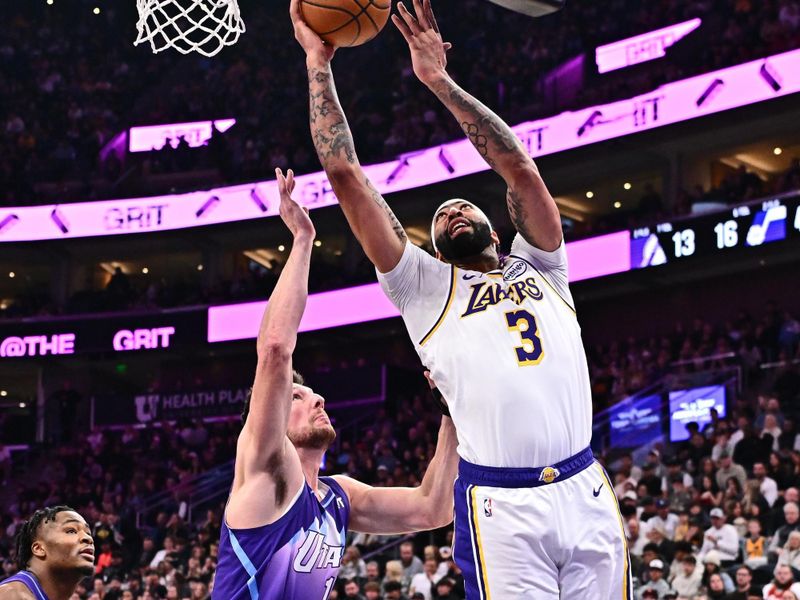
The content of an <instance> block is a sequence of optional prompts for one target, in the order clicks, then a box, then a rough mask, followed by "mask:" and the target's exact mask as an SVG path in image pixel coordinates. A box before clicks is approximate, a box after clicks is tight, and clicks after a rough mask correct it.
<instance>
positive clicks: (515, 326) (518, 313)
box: [506, 310, 544, 367]
mask: <svg viewBox="0 0 800 600" xmlns="http://www.w3.org/2000/svg"><path fill="white" fill-rule="evenodd" d="M506 322H507V323H508V329H509V330H510V331H516V332H517V333H519V336H520V337H521V338H522V346H517V347H516V348H514V350H515V351H516V353H517V362H518V363H519V366H520V367H529V366H531V365H538V364H539V363H540V362H542V359H543V358H544V350H543V349H542V340H541V339H540V338H539V336H538V335H537V334H538V332H539V326H538V325H537V324H536V317H534V316H533V315H532V314H531V313H529V312H528V311H527V310H513V311H511V312H507V313H506Z"/></svg>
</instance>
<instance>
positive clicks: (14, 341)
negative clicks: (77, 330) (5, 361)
mask: <svg viewBox="0 0 800 600" xmlns="http://www.w3.org/2000/svg"><path fill="white" fill-rule="evenodd" d="M48 354H53V355H55V354H75V334H74V333H57V334H55V335H51V336H49V337H48V336H46V335H26V336H25V337H17V336H13V335H12V336H10V337H7V338H5V339H4V340H3V341H2V342H0V357H3V358H17V357H22V356H47V355H48Z"/></svg>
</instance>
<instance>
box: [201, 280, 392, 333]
mask: <svg viewBox="0 0 800 600" xmlns="http://www.w3.org/2000/svg"><path fill="white" fill-rule="evenodd" d="M266 306H267V303H266V302H247V303H244V304H228V305H225V306H211V307H209V309H208V341H209V342H230V341H233V340H246V339H252V338H255V337H256V336H257V335H258V325H259V323H260V322H261V317H262V315H263V314H264V309H265V308H266ZM399 316H400V311H398V310H397V309H396V308H395V306H394V304H392V303H391V302H390V301H389V299H388V298H386V295H385V294H384V293H383V290H381V287H380V285H378V284H377V283H373V284H370V285H362V286H358V287H353V288H347V289H343V290H336V291H333V292H322V293H320V294H311V295H310V296H309V297H308V303H307V304H306V311H305V313H304V314H303V320H302V321H301V322H300V331H315V330H317V329H329V328H331V327H341V326H342V325H353V324H355V323H366V322H368V321H377V320H380V319H388V318H390V317H399Z"/></svg>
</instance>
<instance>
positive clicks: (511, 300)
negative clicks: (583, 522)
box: [378, 235, 592, 468]
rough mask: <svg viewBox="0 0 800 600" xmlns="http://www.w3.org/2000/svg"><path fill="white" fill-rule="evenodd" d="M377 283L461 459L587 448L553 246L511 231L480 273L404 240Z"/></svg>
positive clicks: (571, 314)
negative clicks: (508, 248)
mask: <svg viewBox="0 0 800 600" xmlns="http://www.w3.org/2000/svg"><path fill="white" fill-rule="evenodd" d="M378 278H379V280H380V282H381V285H382V286H383V289H384V291H385V292H386V293H387V295H388V296H389V298H391V299H392V301H393V302H394V303H395V305H396V306H397V307H398V309H399V310H400V312H401V314H402V315H403V320H404V321H405V324H406V327H407V329H408V332H409V334H410V336H411V339H412V341H413V342H414V344H415V347H416V349H417V353H418V354H419V356H420V358H421V359H422V363H423V364H424V365H425V366H426V367H428V369H430V371H431V376H432V378H433V380H434V381H435V382H436V384H437V386H438V387H439V390H440V391H441V392H442V394H443V395H444V397H445V399H446V400H447V403H448V405H449V408H450V413H451V415H452V417H453V422H454V423H455V426H456V429H457V431H458V442H459V445H458V452H459V454H460V455H461V457H462V458H464V459H465V460H467V461H469V462H472V463H475V464H478V465H484V466H490V467H521V468H524V467H541V466H546V465H552V464H554V463H557V462H559V461H562V460H564V459H566V458H568V457H570V456H572V455H574V454H577V453H578V452H580V451H581V450H583V449H585V448H586V447H587V446H588V445H589V441H590V438H591V434H592V402H591V389H590V383H589V372H588V366H587V362H586V354H585V352H584V349H583V344H582V342H581V334H580V327H579V325H578V321H577V319H576V317H575V310H574V308H573V306H574V304H573V301H572V295H571V294H570V292H569V286H568V284H567V262H566V249H565V248H564V245H563V244H562V245H561V248H559V249H558V250H556V251H555V252H544V251H542V250H539V249H538V248H535V247H533V246H531V245H530V244H528V243H527V242H526V241H525V240H524V239H522V237H521V236H520V235H517V236H516V238H515V239H514V243H513V245H512V252H511V255H510V256H509V257H508V258H507V260H506V262H505V265H504V268H503V269H502V270H497V271H492V272H489V273H480V272H477V271H465V270H462V269H460V268H458V267H454V266H452V265H448V264H446V263H443V262H441V261H439V260H437V259H436V258H434V257H432V256H430V255H429V254H428V253H426V252H425V251H424V250H422V249H420V248H418V247H416V246H414V245H413V244H411V243H408V244H407V245H406V248H405V251H404V253H403V257H402V258H401V260H400V262H399V264H398V265H397V266H396V267H395V268H394V269H393V270H392V271H390V272H389V273H386V274H380V273H379V274H378Z"/></svg>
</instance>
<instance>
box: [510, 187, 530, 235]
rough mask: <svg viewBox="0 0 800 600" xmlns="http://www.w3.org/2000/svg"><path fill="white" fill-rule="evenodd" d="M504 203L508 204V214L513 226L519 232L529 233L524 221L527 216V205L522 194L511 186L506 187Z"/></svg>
mask: <svg viewBox="0 0 800 600" xmlns="http://www.w3.org/2000/svg"><path fill="white" fill-rule="evenodd" d="M506 205H507V206H508V214H509V216H510V217H511V222H512V223H513V224H514V228H515V229H516V230H517V231H519V232H520V233H529V232H528V227H527V226H526V223H525V222H526V219H527V217H528V214H527V206H526V203H525V200H524V199H523V198H522V196H520V195H519V194H518V193H517V192H515V191H514V190H512V189H511V188H508V192H506Z"/></svg>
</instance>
